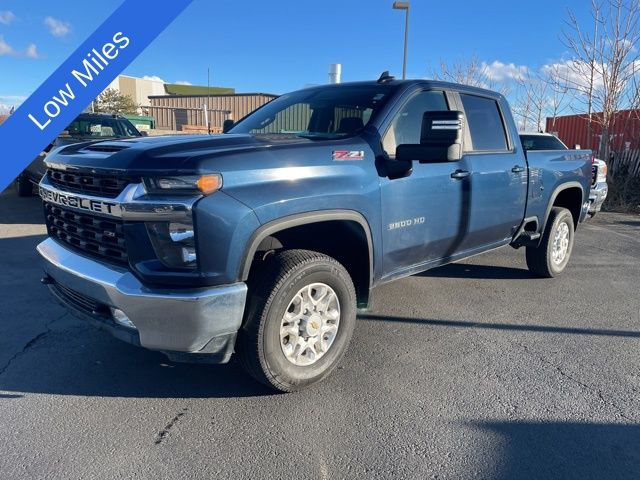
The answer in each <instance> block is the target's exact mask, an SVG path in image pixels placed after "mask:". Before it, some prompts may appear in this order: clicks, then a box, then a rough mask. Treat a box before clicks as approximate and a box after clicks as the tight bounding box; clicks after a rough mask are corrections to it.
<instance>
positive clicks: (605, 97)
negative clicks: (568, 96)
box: [563, 0, 640, 158]
mask: <svg viewBox="0 0 640 480" xmlns="http://www.w3.org/2000/svg"><path fill="white" fill-rule="evenodd" d="M591 18H592V22H593V23H592V25H590V26H589V27H588V30H589V31H591V32H593V33H585V28H583V26H582V25H581V23H580V21H579V20H578V18H577V17H576V15H575V14H574V13H572V12H569V21H568V22H567V24H568V27H569V29H568V31H565V32H564V33H563V35H564V39H565V43H566V45H567V47H568V48H569V49H570V50H571V54H572V56H573V59H572V61H570V62H568V63H567V64H566V65H567V68H568V75H567V78H568V79H569V81H570V86H571V88H572V89H574V90H575V91H576V92H577V93H578V94H579V96H580V97H582V99H583V100H584V101H585V102H586V104H587V114H588V116H589V129H588V138H587V141H588V144H587V145H588V146H591V136H592V124H593V122H597V123H598V124H600V127H601V130H602V136H601V140H600V144H599V146H598V147H599V148H598V150H599V155H600V156H601V157H602V158H608V156H609V155H608V154H609V149H610V138H609V134H610V132H611V131H612V127H613V122H614V119H615V113H616V112H617V111H619V110H621V109H623V108H630V107H632V106H635V103H636V102H637V100H638V93H637V84H636V79H637V76H638V73H639V72H638V65H639V60H640V51H639V50H638V48H637V45H638V40H640V29H639V27H638V22H639V21H640V0H606V1H599V0H592V2H591ZM594 111H597V112H600V113H599V114H598V115H594V114H593V112H594Z"/></svg>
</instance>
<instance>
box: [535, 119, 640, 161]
mask: <svg viewBox="0 0 640 480" xmlns="http://www.w3.org/2000/svg"><path fill="white" fill-rule="evenodd" d="M601 119H602V114H601V113H594V114H592V115H591V134H589V117H588V115H586V114H580V115H566V116H563V117H555V118H547V125H546V131H547V132H549V133H553V134H555V135H557V137H558V138H559V139H560V140H562V141H563V142H564V143H565V144H566V145H567V146H568V147H569V148H571V147H573V146H574V145H580V146H581V147H582V148H587V149H591V150H594V151H599V150H601V149H600V146H601V142H602V141H603V139H602V120H601ZM604 140H605V141H606V140H607V139H604ZM608 142H609V144H608V147H609V148H608V149H607V150H608V151H614V152H620V151H624V150H629V149H631V150H636V149H638V148H640V110H620V111H619V112H616V113H615V114H614V116H613V120H612V122H611V128H610V131H609V132H608Z"/></svg>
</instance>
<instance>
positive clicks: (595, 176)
mask: <svg viewBox="0 0 640 480" xmlns="http://www.w3.org/2000/svg"><path fill="white" fill-rule="evenodd" d="M597 179H598V166H597V165H594V166H593V167H591V185H595V184H596V180H597Z"/></svg>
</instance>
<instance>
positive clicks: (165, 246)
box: [147, 222, 198, 269]
mask: <svg viewBox="0 0 640 480" xmlns="http://www.w3.org/2000/svg"><path fill="white" fill-rule="evenodd" d="M147 231H148V232H149V238H150V239H151V244H152V245H153V249H154V250H155V252H156V256H157V257H158V259H159V260H160V261H161V262H162V263H163V264H164V265H165V266H167V267H169V268H188V269H195V268H196V267H197V264H198V257H197V254H196V239H195V234H194V229H193V223H186V222H154V223H147Z"/></svg>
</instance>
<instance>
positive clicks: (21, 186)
mask: <svg viewBox="0 0 640 480" xmlns="http://www.w3.org/2000/svg"><path fill="white" fill-rule="evenodd" d="M16 184H17V188H18V196H19V197H32V196H33V184H32V183H31V181H30V180H29V179H28V178H27V176H26V175H20V176H19V177H18V180H16Z"/></svg>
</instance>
